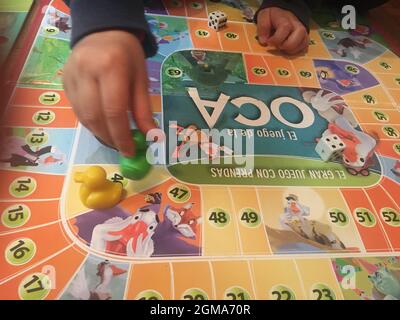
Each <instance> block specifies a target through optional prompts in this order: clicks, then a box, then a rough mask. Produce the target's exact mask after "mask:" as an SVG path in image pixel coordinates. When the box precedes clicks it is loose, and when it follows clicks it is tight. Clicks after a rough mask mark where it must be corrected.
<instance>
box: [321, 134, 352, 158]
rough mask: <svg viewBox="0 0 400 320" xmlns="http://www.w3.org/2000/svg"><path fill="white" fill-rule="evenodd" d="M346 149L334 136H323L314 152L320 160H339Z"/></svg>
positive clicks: (340, 140)
mask: <svg viewBox="0 0 400 320" xmlns="http://www.w3.org/2000/svg"><path fill="white" fill-rule="evenodd" d="M345 148H346V145H345V143H344V142H343V141H342V139H340V138H339V137H338V136H337V135H336V134H330V135H326V136H323V137H322V138H321V139H320V140H319V141H318V143H317V146H316V147H315V151H316V152H317V153H318V154H319V156H320V157H321V159H322V160H324V161H329V160H335V161H337V160H339V159H340V158H341V155H342V153H343V150H344V149H345Z"/></svg>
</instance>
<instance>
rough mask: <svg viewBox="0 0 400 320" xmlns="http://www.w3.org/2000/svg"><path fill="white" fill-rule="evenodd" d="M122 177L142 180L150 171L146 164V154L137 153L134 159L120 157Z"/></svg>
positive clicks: (149, 166)
mask: <svg viewBox="0 0 400 320" xmlns="http://www.w3.org/2000/svg"><path fill="white" fill-rule="evenodd" d="M119 164H120V167H121V173H122V175H123V176H124V177H125V178H127V179H131V180H141V179H143V178H144V177H145V176H146V175H147V174H148V173H149V172H150V169H151V165H150V164H149V163H148V162H147V159H146V153H145V152H143V151H139V152H137V153H136V155H135V156H134V157H130V158H127V157H121V158H120V160H119Z"/></svg>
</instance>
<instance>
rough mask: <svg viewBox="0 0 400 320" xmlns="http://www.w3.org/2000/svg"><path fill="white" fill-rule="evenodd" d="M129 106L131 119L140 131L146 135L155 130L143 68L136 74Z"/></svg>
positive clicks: (145, 73) (145, 74)
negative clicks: (130, 105)
mask: <svg viewBox="0 0 400 320" xmlns="http://www.w3.org/2000/svg"><path fill="white" fill-rule="evenodd" d="M142 67H143V66H142ZM131 104H132V107H131V108H132V114H133V119H134V120H135V122H136V125H137V127H138V129H139V130H140V131H142V132H143V133H145V134H146V133H147V132H148V131H149V130H151V129H155V128H157V126H156V124H155V123H154V119H153V112H152V109H151V102H150V97H149V92H148V79H147V72H146V70H145V69H144V67H143V68H140V70H138V71H137V73H136V76H135V79H134V83H133V96H132V102H131Z"/></svg>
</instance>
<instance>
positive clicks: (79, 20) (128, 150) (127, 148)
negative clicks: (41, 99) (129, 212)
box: [64, 0, 157, 156]
mask: <svg viewBox="0 0 400 320" xmlns="http://www.w3.org/2000/svg"><path fill="white" fill-rule="evenodd" d="M66 2H67V3H68V4H69V5H70V8H71V16H72V48H73V50H72V53H71V55H70V57H69V59H68V61H67V63H66V65H65V67H64V88H65V92H66V93H67V96H68V98H69V100H70V102H71V104H72V107H73V109H74V111H75V113H76V115H77V117H78V119H79V120H80V122H81V123H82V124H83V125H84V126H85V127H86V128H88V129H89V130H90V131H92V132H93V134H94V135H96V136H97V137H99V138H100V139H101V140H103V141H104V142H105V143H107V144H109V145H111V146H114V147H116V148H117V149H118V150H119V151H120V152H121V153H122V154H123V155H124V156H133V155H134V144H133V141H132V140H133V139H132V138H131V134H130V126H129V120H128V119H129V118H128V111H131V114H132V115H133V118H134V120H135V122H136V124H137V126H138V128H139V129H140V130H141V131H142V132H145V133H146V132H147V131H148V130H150V129H152V128H155V124H154V120H153V114H152V111H151V103H150V97H149V94H148V76H147V70H146V61H145V58H146V56H149V55H153V54H155V52H156V50H157V46H156V44H155V40H154V38H153V36H152V34H151V32H150V30H149V27H148V24H147V22H146V20H145V17H144V7H143V3H142V1H137V0H118V1H115V0H96V1H94V0H71V1H66Z"/></svg>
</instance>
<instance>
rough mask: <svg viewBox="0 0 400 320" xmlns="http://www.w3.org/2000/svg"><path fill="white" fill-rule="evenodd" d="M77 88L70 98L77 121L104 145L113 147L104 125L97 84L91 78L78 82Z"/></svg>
mask: <svg viewBox="0 0 400 320" xmlns="http://www.w3.org/2000/svg"><path fill="white" fill-rule="evenodd" d="M77 88H78V90H77V92H75V93H74V94H73V95H72V96H71V98H72V101H71V102H72V105H73V108H74V111H75V113H76V115H77V116H78V119H79V121H80V122H81V123H82V125H83V126H84V127H86V128H87V129H89V130H90V131H92V133H93V134H94V135H96V136H97V137H99V138H100V139H101V140H103V141H104V142H105V143H106V144H108V145H113V144H112V139H111V137H110V134H109V132H108V129H107V126H106V125H105V123H104V119H103V113H102V110H101V99H100V95H99V89H100V88H99V86H98V84H97V82H96V81H95V80H94V79H92V78H87V79H84V80H79V85H77Z"/></svg>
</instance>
